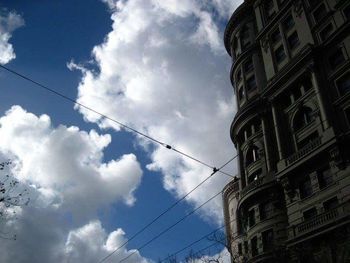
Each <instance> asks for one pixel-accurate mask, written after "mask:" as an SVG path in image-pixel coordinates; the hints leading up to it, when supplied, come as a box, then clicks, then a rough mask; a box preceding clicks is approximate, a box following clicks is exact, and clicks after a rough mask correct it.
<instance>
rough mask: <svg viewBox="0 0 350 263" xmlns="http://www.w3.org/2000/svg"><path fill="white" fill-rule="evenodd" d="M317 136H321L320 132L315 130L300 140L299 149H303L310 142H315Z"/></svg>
mask: <svg viewBox="0 0 350 263" xmlns="http://www.w3.org/2000/svg"><path fill="white" fill-rule="evenodd" d="M317 138H319V136H318V132H317V131H315V132H313V133H311V134H310V135H309V136H307V137H306V138H305V139H303V140H301V141H299V142H298V148H299V149H302V148H303V147H305V146H306V145H308V144H309V143H311V142H313V141H314V140H316V139H317Z"/></svg>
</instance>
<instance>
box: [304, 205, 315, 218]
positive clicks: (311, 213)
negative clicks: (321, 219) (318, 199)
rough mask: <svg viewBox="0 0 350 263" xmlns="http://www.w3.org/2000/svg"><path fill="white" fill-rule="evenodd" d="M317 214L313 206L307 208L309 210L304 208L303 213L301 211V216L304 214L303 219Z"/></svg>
mask: <svg viewBox="0 0 350 263" xmlns="http://www.w3.org/2000/svg"><path fill="white" fill-rule="evenodd" d="M316 215H317V210H316V208H315V207H313V208H311V209H309V210H306V211H305V212H304V213H303V216H304V220H308V219H310V218H312V217H314V216H316Z"/></svg>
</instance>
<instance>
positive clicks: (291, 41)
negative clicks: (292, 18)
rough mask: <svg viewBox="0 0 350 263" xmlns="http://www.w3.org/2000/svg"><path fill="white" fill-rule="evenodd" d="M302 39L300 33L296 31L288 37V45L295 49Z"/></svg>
mask: <svg viewBox="0 0 350 263" xmlns="http://www.w3.org/2000/svg"><path fill="white" fill-rule="evenodd" d="M299 44H300V41H299V37H298V33H297V32H296V31H294V32H293V33H292V34H291V35H290V36H289V37H288V45H289V48H290V49H291V50H293V49H295V48H296V47H297V46H299Z"/></svg>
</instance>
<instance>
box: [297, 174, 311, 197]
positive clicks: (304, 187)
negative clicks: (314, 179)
mask: <svg viewBox="0 0 350 263" xmlns="http://www.w3.org/2000/svg"><path fill="white" fill-rule="evenodd" d="M299 193H300V199H304V198H306V197H308V196H310V195H312V187H311V180H310V178H309V176H308V175H307V176H306V177H305V178H304V180H303V181H301V182H300V183H299Z"/></svg>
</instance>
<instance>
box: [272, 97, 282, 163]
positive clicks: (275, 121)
mask: <svg viewBox="0 0 350 263" xmlns="http://www.w3.org/2000/svg"><path fill="white" fill-rule="evenodd" d="M272 117H273V124H274V127H275V133H276V140H277V149H278V157H279V159H280V160H282V159H283V153H282V146H281V136H280V131H279V127H280V126H279V122H278V119H277V113H276V108H275V105H274V104H272Z"/></svg>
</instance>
